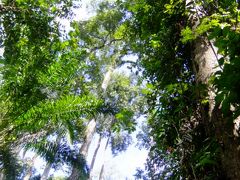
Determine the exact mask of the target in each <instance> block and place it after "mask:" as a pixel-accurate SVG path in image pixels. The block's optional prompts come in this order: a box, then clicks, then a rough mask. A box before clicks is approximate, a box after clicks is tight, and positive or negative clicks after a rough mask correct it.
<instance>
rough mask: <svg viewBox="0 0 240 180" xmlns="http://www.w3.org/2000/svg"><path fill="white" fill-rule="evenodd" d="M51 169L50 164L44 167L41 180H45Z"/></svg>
mask: <svg viewBox="0 0 240 180" xmlns="http://www.w3.org/2000/svg"><path fill="white" fill-rule="evenodd" d="M51 168H52V164H51V163H47V164H46V167H45V168H44V171H43V174H42V176H41V180H47V178H48V175H49V173H50V170H51Z"/></svg>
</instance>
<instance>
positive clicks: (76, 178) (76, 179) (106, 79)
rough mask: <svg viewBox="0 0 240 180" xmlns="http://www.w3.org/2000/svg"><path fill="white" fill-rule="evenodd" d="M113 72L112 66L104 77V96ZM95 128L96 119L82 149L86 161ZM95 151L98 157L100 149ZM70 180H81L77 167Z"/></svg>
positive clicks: (88, 128)
mask: <svg viewBox="0 0 240 180" xmlns="http://www.w3.org/2000/svg"><path fill="white" fill-rule="evenodd" d="M113 70H114V68H113V67H112V66H110V67H109V68H108V71H107V72H106V74H105V75H104V79H103V82H102V84H101V87H102V90H103V92H104V94H105V92H106V90H107V87H108V85H109V82H110V80H111V75H112V72H113ZM95 128H96V121H95V119H92V120H91V121H90V122H89V124H88V126H87V130H86V136H85V141H84V143H83V144H82V146H81V148H80V154H82V155H83V157H85V159H86V158H87V152H88V149H89V146H90V144H91V140H92V137H93V135H94V133H95ZM97 148H98V147H97ZM95 151H96V156H97V151H98V149H96V150H95ZM93 158H94V157H93ZM95 158H96V157H95ZM94 162H95V160H94V161H92V163H93V164H91V166H92V167H93V166H94ZM91 170H92V169H91V168H90V174H91ZM69 179H70V180H80V177H79V172H78V169H77V168H76V167H73V169H72V172H71V175H70V177H69Z"/></svg>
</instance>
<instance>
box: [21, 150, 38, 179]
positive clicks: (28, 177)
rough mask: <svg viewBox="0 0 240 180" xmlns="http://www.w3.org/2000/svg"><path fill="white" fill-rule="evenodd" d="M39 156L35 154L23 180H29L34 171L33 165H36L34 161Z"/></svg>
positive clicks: (29, 162)
mask: <svg viewBox="0 0 240 180" xmlns="http://www.w3.org/2000/svg"><path fill="white" fill-rule="evenodd" d="M36 158H37V154H35V155H34V156H33V157H32V158H31V159H30V160H29V161H28V162H27V164H28V168H27V171H26V175H25V176H24V178H23V180H29V179H30V178H31V176H32V173H33V166H34V162H35V160H36Z"/></svg>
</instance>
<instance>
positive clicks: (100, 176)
mask: <svg viewBox="0 0 240 180" xmlns="http://www.w3.org/2000/svg"><path fill="white" fill-rule="evenodd" d="M109 139H110V138H109V137H108V139H107V142H106V145H105V148H104V154H103V157H104V156H105V152H106V150H107V147H108V143H109ZM104 164H105V163H104V161H103V164H102V168H101V171H100V175H99V180H103V179H104V178H103V174H104Z"/></svg>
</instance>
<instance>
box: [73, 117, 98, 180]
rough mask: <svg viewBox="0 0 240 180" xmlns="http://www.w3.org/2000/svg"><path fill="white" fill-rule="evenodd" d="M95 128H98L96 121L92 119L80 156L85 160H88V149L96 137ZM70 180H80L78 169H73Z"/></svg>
mask: <svg viewBox="0 0 240 180" xmlns="http://www.w3.org/2000/svg"><path fill="white" fill-rule="evenodd" d="M95 128H96V121H95V120H94V119H92V120H91V121H90V122H89V123H88V125H87V129H86V136H85V140H84V142H83V144H82V146H81V148H80V154H81V155H82V156H83V157H85V159H86V158H87V153H88V149H89V146H90V143H91V141H92V137H93V135H94V132H95ZM69 180H80V177H79V172H78V168H77V167H73V169H72V172H71V175H70V177H69Z"/></svg>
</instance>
